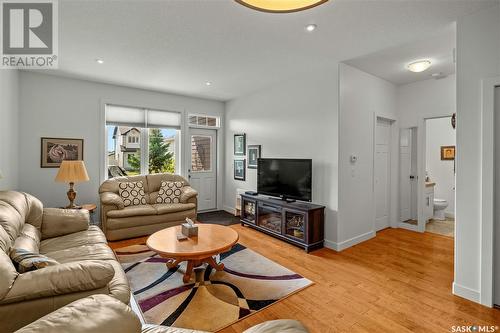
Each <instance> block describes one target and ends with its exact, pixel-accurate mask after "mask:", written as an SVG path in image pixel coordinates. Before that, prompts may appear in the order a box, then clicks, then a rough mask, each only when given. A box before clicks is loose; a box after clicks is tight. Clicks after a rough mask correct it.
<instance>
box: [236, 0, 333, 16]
mask: <svg viewBox="0 0 500 333" xmlns="http://www.w3.org/2000/svg"><path fill="white" fill-rule="evenodd" d="M327 1H328V0H236V2H238V3H240V4H242V5H244V6H247V7H250V8H252V9H255V10H260V11H263V12H271V13H291V12H298V11H300V10H306V9H309V8H312V7H316V6H318V5H321V4H322V3H325V2H327Z"/></svg>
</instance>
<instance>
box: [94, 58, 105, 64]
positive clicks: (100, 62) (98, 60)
mask: <svg viewBox="0 0 500 333" xmlns="http://www.w3.org/2000/svg"><path fill="white" fill-rule="evenodd" d="M95 62H97V63H98V64H100V65H102V64H104V60H102V59H96V60H95Z"/></svg>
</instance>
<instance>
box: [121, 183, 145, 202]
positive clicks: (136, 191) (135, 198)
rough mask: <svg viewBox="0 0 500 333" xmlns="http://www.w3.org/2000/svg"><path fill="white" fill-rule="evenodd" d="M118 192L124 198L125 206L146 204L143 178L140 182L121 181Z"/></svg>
mask: <svg viewBox="0 0 500 333" xmlns="http://www.w3.org/2000/svg"><path fill="white" fill-rule="evenodd" d="M118 194H119V195H120V197H121V198H122V199H123V205H124V206H125V207H128V206H138V205H145V204H146V197H145V193H144V183H143V182H142V180H141V181H138V182H128V183H119V184H118Z"/></svg>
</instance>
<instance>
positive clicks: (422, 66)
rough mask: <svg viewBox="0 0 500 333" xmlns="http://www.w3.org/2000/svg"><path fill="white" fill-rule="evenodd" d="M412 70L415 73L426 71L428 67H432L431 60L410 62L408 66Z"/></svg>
mask: <svg viewBox="0 0 500 333" xmlns="http://www.w3.org/2000/svg"><path fill="white" fill-rule="evenodd" d="M406 67H407V68H408V70H409V71H410V72H413V73H420V72H423V71H425V70H426V69H427V68H429V67H431V61H430V60H419V61H415V62H412V63H411V64H408V66H406Z"/></svg>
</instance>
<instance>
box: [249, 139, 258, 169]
mask: <svg viewBox="0 0 500 333" xmlns="http://www.w3.org/2000/svg"><path fill="white" fill-rule="evenodd" d="M260 152H261V145H248V168H249V169H257V159H259V158H260Z"/></svg>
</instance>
